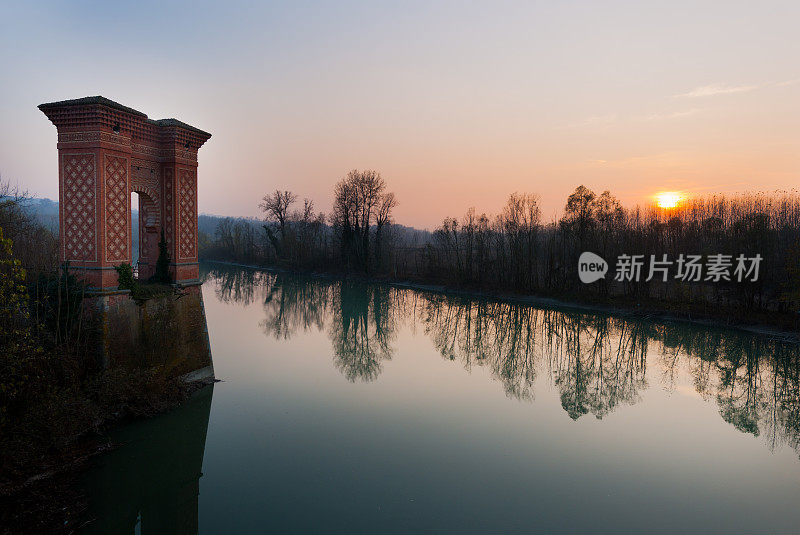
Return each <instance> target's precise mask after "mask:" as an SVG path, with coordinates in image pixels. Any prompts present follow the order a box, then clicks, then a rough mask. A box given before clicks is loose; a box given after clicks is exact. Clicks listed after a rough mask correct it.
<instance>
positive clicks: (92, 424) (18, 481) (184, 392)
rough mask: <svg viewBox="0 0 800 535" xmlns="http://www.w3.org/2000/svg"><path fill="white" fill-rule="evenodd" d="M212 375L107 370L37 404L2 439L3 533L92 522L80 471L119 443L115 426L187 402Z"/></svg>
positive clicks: (0, 518) (68, 527)
mask: <svg viewBox="0 0 800 535" xmlns="http://www.w3.org/2000/svg"><path fill="white" fill-rule="evenodd" d="M209 381H211V382H213V379H210V380H205V381H195V382H186V381H184V380H183V379H182V378H168V377H164V376H162V375H160V374H159V373H158V372H157V371H150V370H130V369H113V370H104V371H101V372H97V373H94V374H91V375H89V376H88V377H87V378H86V379H85V380H84V381H83V382H82V383H81V384H78V385H73V386H71V387H69V388H65V389H64V390H63V391H60V392H54V393H53V396H54V397H53V399H48V400H44V401H43V402H42V407H32V410H31V414H29V415H28V420H29V421H26V422H20V423H19V424H18V425H17V429H16V431H15V432H14V433H13V434H14V435H15V436H7V437H3V438H2V440H0V443H2V448H3V451H2V452H1V453H0V466H1V467H2V470H1V471H0V534H1V535H6V534H12V533H72V532H74V530H75V529H77V528H78V527H79V526H80V525H81V524H82V523H83V522H85V519H84V518H83V517H84V512H85V510H86V506H87V503H86V500H85V498H84V496H83V495H82V493H81V492H80V491H79V490H78V489H77V488H75V484H74V483H75V479H76V477H77V476H78V475H79V474H80V473H81V471H82V470H84V468H85V467H86V466H87V465H88V463H89V461H90V460H92V459H93V458H95V457H97V456H98V455H102V454H104V453H106V452H108V451H111V450H113V449H115V448H116V447H118V446H119V444H114V443H112V442H111V441H110V440H109V439H108V433H109V432H110V431H111V430H112V429H114V428H115V427H117V426H119V425H124V424H125V423H128V422H131V421H134V420H137V419H142V418H150V417H153V416H155V415H158V414H161V413H164V412H166V411H169V410H171V409H173V408H175V407H177V406H179V405H180V404H182V403H183V402H185V401H186V400H187V399H188V398H189V397H190V396H191V395H192V394H193V393H194V392H196V391H198V390H199V389H201V388H203V387H205V386H206V385H207V384H209ZM53 405H59V406H60V410H59V409H57V408H54V407H53ZM56 429H57V430H58V431H56ZM55 434H57V437H55V438H54V439H53V440H52V441H51V442H52V443H48V444H47V445H44V444H41V443H40V442H41V441H40V440H39V439H40V438H42V436H43V435H55Z"/></svg>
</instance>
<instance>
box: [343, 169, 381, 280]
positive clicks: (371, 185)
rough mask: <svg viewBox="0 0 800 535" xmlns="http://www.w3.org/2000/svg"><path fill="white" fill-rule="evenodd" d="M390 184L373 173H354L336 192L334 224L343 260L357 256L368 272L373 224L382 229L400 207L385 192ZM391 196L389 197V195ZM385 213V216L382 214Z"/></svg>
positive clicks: (348, 175)
mask: <svg viewBox="0 0 800 535" xmlns="http://www.w3.org/2000/svg"><path fill="white" fill-rule="evenodd" d="M385 189H386V182H385V181H384V180H383V178H381V175H380V173H378V172H376V171H372V170H366V171H358V170H356V169H354V170H352V171H350V172H349V173H348V174H347V176H346V177H345V178H343V179H342V180H340V181H339V182H338V183H337V184H336V187H335V189H334V201H333V224H334V227H335V229H336V231H337V234H338V237H339V241H340V245H341V252H342V256H343V258H344V259H345V260H346V261H347V263H349V262H350V260H351V259H352V258H353V257H354V258H355V259H356V260H358V264H360V265H361V266H362V268H363V269H364V271H367V272H369V270H370V250H371V247H370V241H371V240H370V225H372V224H375V225H376V226H377V224H378V219H379V218H380V220H381V222H380V224H381V229H383V227H384V226H385V225H386V224H387V223H388V222H389V220H390V217H391V211H392V208H393V207H394V206H395V205H396V201H394V194H390V193H384V190H385ZM389 195H390V196H391V197H390V198H387V196H389ZM381 212H383V215H381Z"/></svg>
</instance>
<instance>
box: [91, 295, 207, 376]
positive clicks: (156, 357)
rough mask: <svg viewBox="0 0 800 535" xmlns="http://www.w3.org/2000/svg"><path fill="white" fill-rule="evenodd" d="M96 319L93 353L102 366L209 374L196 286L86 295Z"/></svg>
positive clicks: (203, 318) (170, 373) (173, 373)
mask: <svg viewBox="0 0 800 535" xmlns="http://www.w3.org/2000/svg"><path fill="white" fill-rule="evenodd" d="M86 306H87V309H88V310H87V312H88V313H89V314H90V315H91V316H92V317H93V318H95V319H96V320H97V321H98V322H99V323H98V330H99V332H98V351H97V352H98V355H99V357H100V359H101V361H102V363H103V366H105V367H117V366H126V367H143V368H158V369H161V370H163V371H164V373H166V375H167V376H169V377H183V378H184V379H185V380H187V381H200V380H208V379H212V378H213V377H214V366H213V363H212V360H211V346H210V343H209V339H208V327H207V325H206V315H205V307H204V305H203V294H202V293H201V291H200V286H199V285H195V286H187V287H178V288H175V289H174V291H173V293H172V294H169V295H164V296H159V297H153V298H150V299H147V300H145V301H143V302H137V301H135V300H134V299H133V298H132V297H131V295H130V293H127V292H126V293H123V292H119V291H117V292H109V293H105V294H99V295H96V296H93V297H89V298H87V302H86Z"/></svg>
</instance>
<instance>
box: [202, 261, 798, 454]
mask: <svg viewBox="0 0 800 535" xmlns="http://www.w3.org/2000/svg"><path fill="white" fill-rule="evenodd" d="M206 269H208V268H206ZM206 276H207V277H209V278H210V279H211V281H212V282H213V284H214V285H215V288H216V290H215V291H216V294H217V297H218V298H219V299H220V300H221V301H223V302H235V303H242V304H250V303H252V302H254V301H255V300H256V299H259V300H261V302H262V303H263V309H264V318H263V319H262V320H261V323H260V325H261V327H262V329H263V331H264V333H265V334H266V335H267V336H272V337H275V338H278V339H289V338H291V337H292V336H293V335H295V334H296V333H297V332H300V331H306V330H312V329H313V330H319V331H325V332H326V333H327V335H328V338H329V339H330V341H331V347H332V354H333V358H334V365H335V367H336V369H337V370H339V371H340V372H341V373H342V374H343V375H344V376H345V377H346V378H347V379H348V380H350V381H375V380H376V379H378V377H379V376H380V374H381V371H382V369H383V365H384V363H385V362H386V361H388V360H390V359H391V358H392V354H393V351H394V348H393V343H394V341H395V338H396V333H397V331H398V328H399V326H400V325H401V324H404V323H405V324H408V325H409V326H410V327H411V328H412V329H419V328H422V329H423V330H424V332H425V334H426V335H427V336H428V337H429V339H430V340H431V341H432V343H433V344H434V346H435V347H436V349H437V351H438V352H439V353H440V354H441V355H442V357H443V358H445V359H447V360H450V361H454V362H459V363H460V364H461V365H462V366H463V367H464V368H465V369H467V370H470V369H471V368H472V367H473V366H480V367H485V368H487V369H489V370H490V371H491V374H492V376H493V377H494V378H495V379H496V380H497V381H498V382H499V383H500V384H501V385H502V387H503V389H504V391H505V392H506V394H507V395H508V396H509V397H512V398H515V399H520V400H528V401H531V400H534V399H535V391H534V385H535V384H537V383H536V381H535V379H536V378H537V375H539V374H542V375H544V376H545V377H546V379H547V380H548V381H549V384H550V385H552V386H553V387H555V388H556V389H557V390H558V392H559V396H560V400H561V406H562V408H563V410H564V411H565V412H566V414H567V415H568V416H569V417H570V418H572V419H573V420H577V419H578V418H580V417H582V416H584V415H588V414H591V415H593V416H594V417H596V418H598V419H602V418H603V417H605V416H606V415H608V414H610V413H612V412H614V411H615V410H616V409H617V408H618V407H620V406H622V405H633V404H636V403H637V402H638V401H639V400H640V399H641V395H642V393H643V392H644V391H646V390H647V389H648V388H650V387H651V386H653V385H649V384H648V380H647V377H648V375H647V373H646V372H647V367H648V364H649V365H650V366H656V367H657V370H658V373H657V374H656V375H653V374H651V375H650V378H651V380H652V378H653V377H657V378H658V381H659V384H658V385H655V386H658V387H659V388H664V389H666V390H668V391H671V390H672V389H674V388H675V378H676V376H677V374H678V371H679V370H680V369H686V370H688V373H690V375H691V377H692V381H693V388H694V390H695V392H696V393H697V394H698V395H700V396H701V397H702V398H703V399H705V400H706V401H709V402H714V403H715V404H716V406H717V407H718V409H719V414H720V416H721V417H722V418H723V419H724V421H726V422H728V423H729V424H731V425H733V426H734V427H735V428H736V429H738V430H739V431H741V432H744V433H750V434H752V435H755V436H762V437H764V440H765V442H766V444H767V446H768V447H769V448H770V449H771V450H774V449H775V448H777V447H779V446H782V445H784V444H787V445H789V446H790V447H792V448H793V449H794V450H795V451H796V452H797V451H800V362H799V361H798V351H797V345H796V344H793V343H789V342H784V341H781V340H777V339H774V338H769V337H764V336H755V335H752V334H749V333H743V332H738V331H733V330H723V329H714V328H698V327H695V326H691V325H687V324H658V323H653V322H649V321H632V320H626V319H621V318H615V317H610V316H606V315H602V314H593V313H577V312H567V311H559V310H546V309H540V308H535V307H532V306H528V305H524V304H518V303H516V304H515V303H507V302H497V301H491V300H477V299H469V298H466V297H454V296H449V295H442V294H436V293H428V292H419V291H412V290H405V289H398V288H395V287H391V286H385V285H374V284H365V283H362V282H357V281H350V280H345V281H341V282H340V281H335V280H331V279H325V278H310V277H299V276H294V275H289V274H275V273H267V272H258V271H251V270H241V269H238V268H237V269H225V268H220V267H217V266H215V267H213V268H211V269H210V270H208V271H207V272H206Z"/></svg>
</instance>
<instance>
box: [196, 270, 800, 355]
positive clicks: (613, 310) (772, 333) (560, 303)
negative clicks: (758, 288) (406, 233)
mask: <svg viewBox="0 0 800 535" xmlns="http://www.w3.org/2000/svg"><path fill="white" fill-rule="evenodd" d="M200 263H202V264H220V265H225V266H232V267H241V268H247V269H254V270H260V271H268V272H271V273H292V274H297V275H306V276H309V277H316V278H331V279H340V280H347V279H355V280H360V281H364V282H370V283H376V284H388V285H390V286H394V287H397V288H405V289H409V290H418V291H423V292H431V293H437V294H444V295H454V296H460V297H468V298H469V297H472V298H480V299H491V300H496V301H505V302H511V303H520V304H525V305H530V306H534V307H540V308H548V309H556V310H565V311H572V312H589V313H592V312H593V313H600V314H607V315H612V316H618V317H622V318H630V319H639V320H649V321H658V322H663V323H676V322H677V323H687V324H691V325H697V326H703V327H713V328H721V329H733V330H737V331H743V332H748V333H751V334H756V335H759V336H765V337H769V338H774V339H778V340H781V341H783V342H790V343H800V332H798V331H792V330H786V329H781V328H778V327H774V326H770V325H767V324H759V323H731V322H726V321H725V320H723V319H721V318H715V317H713V316H701V317H692V315H691V313H688V314H677V313H675V312H671V311H668V310H664V309H659V308H653V307H651V304H650V303H648V306H645V307H642V308H636V307H638V306H640V305H638V304H637V305H633V304H626V306H612V305H607V304H600V303H587V302H578V301H564V300H560V299H556V298H553V297H542V296H533V295H519V294H513V293H503V292H493V291H486V290H478V289H469V288H453V287H450V286H446V285H443V284H428V283H423V282H414V281H409V280H396V279H387V278H383V277H369V276H366V275H354V274H352V273H336V272H326V271H312V270H303V269H287V268H282V267H277V266H259V265H255V264H242V263H239V262H228V261H223V260H208V259H201V260H200Z"/></svg>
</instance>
